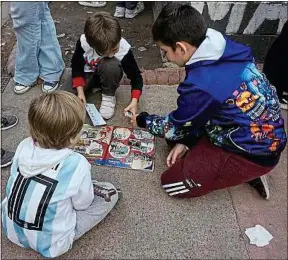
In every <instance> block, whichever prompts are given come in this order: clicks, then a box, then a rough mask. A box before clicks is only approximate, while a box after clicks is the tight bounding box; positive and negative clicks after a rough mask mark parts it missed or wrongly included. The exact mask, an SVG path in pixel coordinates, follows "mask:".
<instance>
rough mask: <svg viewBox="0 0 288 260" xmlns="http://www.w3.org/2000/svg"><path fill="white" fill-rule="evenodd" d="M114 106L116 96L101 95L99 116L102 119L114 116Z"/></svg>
mask: <svg viewBox="0 0 288 260" xmlns="http://www.w3.org/2000/svg"><path fill="white" fill-rule="evenodd" d="M115 105H116V96H107V95H104V94H102V102H101V106H100V114H101V116H102V117H103V118H104V119H110V118H111V117H112V116H113V115H114V111H115Z"/></svg>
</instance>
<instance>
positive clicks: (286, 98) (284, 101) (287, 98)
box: [279, 94, 288, 110]
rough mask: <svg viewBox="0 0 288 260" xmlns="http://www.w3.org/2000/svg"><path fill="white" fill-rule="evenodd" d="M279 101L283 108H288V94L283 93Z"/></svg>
mask: <svg viewBox="0 0 288 260" xmlns="http://www.w3.org/2000/svg"><path fill="white" fill-rule="evenodd" d="M279 101H280V106H281V108H282V109H286V110H288V94H283V96H282V98H280V100H279Z"/></svg>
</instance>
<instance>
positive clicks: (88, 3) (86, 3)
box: [78, 1, 106, 7]
mask: <svg viewBox="0 0 288 260" xmlns="http://www.w3.org/2000/svg"><path fill="white" fill-rule="evenodd" d="M78 3H79V5H82V6H89V7H104V6H105V5H106V2H104V1H103V2H100V1H96V2H90V1H83V2H78Z"/></svg>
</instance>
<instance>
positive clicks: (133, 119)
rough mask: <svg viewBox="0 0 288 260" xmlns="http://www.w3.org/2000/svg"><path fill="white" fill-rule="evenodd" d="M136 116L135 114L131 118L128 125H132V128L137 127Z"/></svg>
mask: <svg viewBox="0 0 288 260" xmlns="http://www.w3.org/2000/svg"><path fill="white" fill-rule="evenodd" d="M137 116H138V114H135V115H133V116H132V118H131V121H130V123H131V124H132V125H133V127H137V120H136V118H137Z"/></svg>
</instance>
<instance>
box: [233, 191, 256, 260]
mask: <svg viewBox="0 0 288 260" xmlns="http://www.w3.org/2000/svg"><path fill="white" fill-rule="evenodd" d="M228 193H229V196H230V199H231V202H232V207H233V209H234V212H235V216H236V220H237V224H238V227H239V230H240V234H241V237H242V239H243V241H244V246H245V249H246V252H247V255H248V257H249V259H252V258H251V256H250V252H249V249H248V246H247V244H246V242H245V233H244V231H243V230H242V228H241V226H240V220H239V217H238V213H237V209H236V206H235V204H234V200H233V196H232V193H231V190H230V189H229V188H228Z"/></svg>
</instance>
